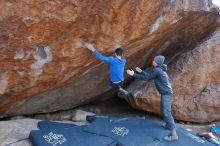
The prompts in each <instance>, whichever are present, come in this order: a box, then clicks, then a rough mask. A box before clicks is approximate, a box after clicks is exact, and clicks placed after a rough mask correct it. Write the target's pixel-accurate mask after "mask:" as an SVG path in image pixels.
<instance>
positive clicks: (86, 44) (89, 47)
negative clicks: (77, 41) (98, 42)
mask: <svg viewBox="0 0 220 146" xmlns="http://www.w3.org/2000/svg"><path fill="white" fill-rule="evenodd" d="M84 46H85V48H87V49H89V50H90V51H92V52H94V51H95V48H94V46H93V45H92V44H90V43H85V45H84Z"/></svg>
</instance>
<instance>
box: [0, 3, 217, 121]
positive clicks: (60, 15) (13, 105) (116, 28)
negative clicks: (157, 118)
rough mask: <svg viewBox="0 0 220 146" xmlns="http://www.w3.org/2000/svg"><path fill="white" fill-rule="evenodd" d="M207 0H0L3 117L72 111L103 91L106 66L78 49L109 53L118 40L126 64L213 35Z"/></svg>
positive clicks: (0, 105)
mask: <svg viewBox="0 0 220 146" xmlns="http://www.w3.org/2000/svg"><path fill="white" fill-rule="evenodd" d="M211 7H212V3H211V0H194V1H191V0H176V1H165V0H154V1H149V0H137V1H134V0H120V1H118V0H111V1H109V0H96V1H81V0H74V1H63V0H54V1H48V0H38V1H36V0H28V1H27V0H20V1H19V2H17V1H8V0H2V1H1V2H0V32H1V33H0V116H1V117H7V116H13V115H22V114H33V113H45V112H53V111H58V110H65V109H70V108H73V107H76V106H79V105H82V104H86V103H89V102H91V101H94V100H97V99H103V97H107V94H106V93H109V91H110V88H109V86H108V83H107V82H108V68H107V65H104V64H103V63H101V62H100V61H98V60H97V59H95V58H94V57H93V56H92V55H91V53H90V52H89V51H87V50H85V49H82V48H80V46H81V45H82V43H83V42H91V43H94V44H95V46H96V47H97V48H98V51H100V52H101V53H103V54H104V55H110V54H111V53H112V49H113V48H115V47H118V46H122V47H123V48H124V49H125V52H126V53H125V57H126V58H127V60H128V65H127V67H133V66H137V65H138V66H147V65H149V63H150V60H151V59H152V57H153V56H154V55H156V54H159V53H164V54H165V55H166V56H167V57H172V56H173V55H175V54H176V53H179V52H180V51H182V50H187V48H190V47H191V46H193V45H195V44H196V43H198V42H200V41H201V40H203V39H204V38H206V37H207V36H209V35H210V34H211V33H213V32H214V31H215V30H216V28H217V26H218V25H219V22H217V18H218V17H219V15H218V14H217V13H215V12H214V11H212V9H211Z"/></svg>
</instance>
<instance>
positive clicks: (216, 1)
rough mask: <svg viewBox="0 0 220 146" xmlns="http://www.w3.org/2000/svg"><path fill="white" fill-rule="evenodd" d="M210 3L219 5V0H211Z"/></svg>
mask: <svg viewBox="0 0 220 146" xmlns="http://www.w3.org/2000/svg"><path fill="white" fill-rule="evenodd" d="M212 3H213V4H216V5H217V6H219V7H220V0H212Z"/></svg>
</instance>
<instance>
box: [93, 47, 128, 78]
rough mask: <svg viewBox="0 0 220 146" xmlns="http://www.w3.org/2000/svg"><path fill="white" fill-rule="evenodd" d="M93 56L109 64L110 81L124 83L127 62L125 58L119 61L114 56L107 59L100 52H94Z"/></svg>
mask: <svg viewBox="0 0 220 146" xmlns="http://www.w3.org/2000/svg"><path fill="white" fill-rule="evenodd" d="M93 55H94V56H95V57H96V58H98V59H99V60H101V61H103V62H106V63H108V64H109V69H110V80H111V81H112V82H119V81H124V68H125V64H126V60H125V59H124V58H121V59H119V58H117V57H113V56H110V57H106V56H103V55H102V54H100V53H99V52H98V51H94V52H93Z"/></svg>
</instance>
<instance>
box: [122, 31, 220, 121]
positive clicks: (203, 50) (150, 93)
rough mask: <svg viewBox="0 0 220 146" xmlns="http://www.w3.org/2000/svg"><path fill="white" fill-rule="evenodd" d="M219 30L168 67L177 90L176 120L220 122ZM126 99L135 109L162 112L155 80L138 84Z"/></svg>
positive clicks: (175, 94) (174, 113)
mask: <svg viewBox="0 0 220 146" xmlns="http://www.w3.org/2000/svg"><path fill="white" fill-rule="evenodd" d="M219 40H220V30H218V31H216V32H215V33H214V34H213V35H212V36H211V37H210V38H208V39H207V40H206V41H204V42H202V43H201V44H199V45H198V46H197V47H195V48H194V49H193V50H191V51H188V52H186V53H183V54H181V55H179V56H178V57H176V58H175V59H173V60H172V62H171V63H169V65H168V74H169V75H170V78H171V82H172V87H173V91H174V95H173V102H172V112H173V115H174V117H175V119H177V120H182V121H192V122H199V123H204V122H211V121H216V120H220V98H219V97H220V78H219V75H220V74H219V73H220V41H219ZM127 90H128V91H130V92H131V95H130V96H129V97H128V98H126V100H127V101H128V103H129V104H131V105H132V106H133V107H134V108H137V109H141V110H145V111H149V112H152V113H157V114H158V113H160V95H159V93H157V91H156V88H155V86H154V84H153V82H152V81H150V82H143V81H137V80H136V81H135V82H133V83H132V84H131V85H129V86H128V87H127Z"/></svg>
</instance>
